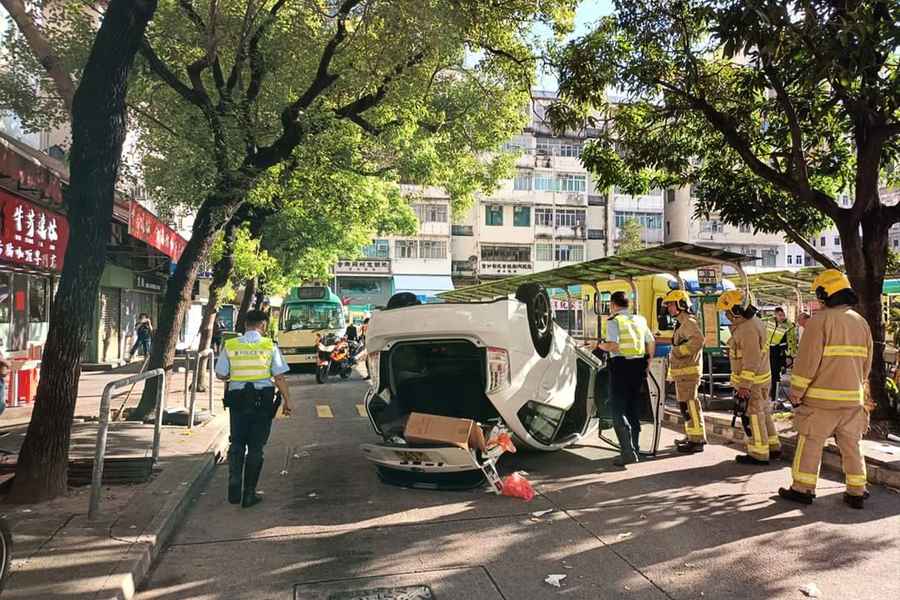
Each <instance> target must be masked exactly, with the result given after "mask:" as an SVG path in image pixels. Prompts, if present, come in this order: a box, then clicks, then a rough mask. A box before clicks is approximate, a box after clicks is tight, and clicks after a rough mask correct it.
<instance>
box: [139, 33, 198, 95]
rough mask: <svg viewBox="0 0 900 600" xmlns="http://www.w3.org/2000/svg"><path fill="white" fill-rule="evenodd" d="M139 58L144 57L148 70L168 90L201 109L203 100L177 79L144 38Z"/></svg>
mask: <svg viewBox="0 0 900 600" xmlns="http://www.w3.org/2000/svg"><path fill="white" fill-rule="evenodd" d="M141 56H143V57H144V59H145V60H146V61H147V64H148V65H149V66H150V69H151V70H152V71H153V72H154V73H156V76H157V77H159V78H160V79H161V80H163V81H164V82H165V83H166V85H168V86H169V87H170V88H172V89H173V90H175V92H176V93H177V94H178V95H179V96H181V97H182V98H184V99H185V100H187V101H188V102H189V103H190V104H193V105H194V106H197V107H200V108H203V98H201V97H200V96H198V95H197V92H195V91H194V90H193V89H191V88H190V87H188V85H187V84H185V83H184V82H183V81H181V79H179V78H178V75H176V74H175V72H174V71H172V69H170V68H169V67H168V65H166V63H164V62H163V61H162V59H161V58H160V57H159V55H158V54H157V53H156V51H155V50H153V47H152V46H151V45H150V42H149V41H148V40H147V38H144V40H143V42H142V43H141Z"/></svg>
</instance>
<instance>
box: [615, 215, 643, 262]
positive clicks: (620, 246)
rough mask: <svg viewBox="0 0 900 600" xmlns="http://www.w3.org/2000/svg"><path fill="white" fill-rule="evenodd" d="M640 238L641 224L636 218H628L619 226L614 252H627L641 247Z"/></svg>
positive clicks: (635, 250)
mask: <svg viewBox="0 0 900 600" xmlns="http://www.w3.org/2000/svg"><path fill="white" fill-rule="evenodd" d="M643 247H644V242H643V241H642V240H641V224H640V223H639V222H638V220H637V219H628V220H627V221H625V222H624V223H623V224H622V226H621V227H620V228H619V238H618V240H616V254H628V253H629V252H637V251H638V250H641V249H643Z"/></svg>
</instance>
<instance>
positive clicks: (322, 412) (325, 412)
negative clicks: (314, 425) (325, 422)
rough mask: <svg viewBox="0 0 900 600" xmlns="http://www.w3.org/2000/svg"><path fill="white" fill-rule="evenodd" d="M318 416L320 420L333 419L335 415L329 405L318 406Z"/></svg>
mask: <svg viewBox="0 0 900 600" xmlns="http://www.w3.org/2000/svg"><path fill="white" fill-rule="evenodd" d="M316 416H317V417H319V418H320V419H333V418H334V413H333V412H331V407H330V406H328V405H327V404H316Z"/></svg>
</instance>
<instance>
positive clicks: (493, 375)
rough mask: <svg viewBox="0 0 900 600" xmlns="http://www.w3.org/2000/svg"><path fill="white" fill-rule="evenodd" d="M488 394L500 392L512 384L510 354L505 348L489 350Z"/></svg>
mask: <svg viewBox="0 0 900 600" xmlns="http://www.w3.org/2000/svg"><path fill="white" fill-rule="evenodd" d="M487 375H488V377H487V379H488V380H487V390H486V392H487V393H488V394H492V393H496V392H499V391H500V390H502V389H504V388H506V387H508V386H509V384H510V373H509V352H507V351H506V350H504V349H503V348H488V349H487Z"/></svg>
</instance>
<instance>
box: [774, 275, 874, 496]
mask: <svg viewBox="0 0 900 600" xmlns="http://www.w3.org/2000/svg"><path fill="white" fill-rule="evenodd" d="M812 288H813V291H814V292H815V294H816V298H818V299H819V301H820V302H822V303H823V304H824V305H825V308H824V309H823V310H820V311H818V312H817V313H816V314H814V315H813V316H812V317H810V319H809V321H808V322H807V323H806V326H805V328H804V331H803V337H802V338H801V339H800V350H799V352H798V354H797V359H796V361H795V362H794V367H793V371H792V372H791V393H790V399H791V404H793V405H794V406H795V407H796V408H795V409H794V427H795V428H796V430H797V434H798V436H797V451H796V454H795V455H794V464H793V467H792V469H791V475H792V478H793V482H792V483H791V487H789V488H781V489H780V490H778V495H779V496H781V497H782V498H784V499H786V500H792V501H794V502H799V503H802V504H812V501H813V498H815V497H816V482H817V480H818V475H819V466H820V463H821V461H822V448H823V447H824V445H825V441H826V440H827V439H828V438H830V437H832V436H833V437H834V439H835V441H836V442H837V445H838V448H840V451H841V460H842V462H843V468H844V477H845V478H846V482H847V490H846V492H845V493H844V502H846V503H847V504H848V505H849V506H851V507H852V508H856V509H861V508H863V504H864V502H865V499H866V498H867V497H868V492H867V491H866V462H865V459H864V458H863V455H862V452H861V451H860V447H859V444H860V440H862V436H863V434H864V433H865V432H866V430H867V429H868V427H869V416H868V411H867V407H866V398H865V386H866V382H867V381H868V378H869V371H870V370H871V368H872V332H871V330H870V329H869V325H868V323H866V321H865V319H863V318H862V317H861V316H860V315H859V313H857V312H856V311H854V310H853V309H852V308H851V306H853V305H855V304H856V303H857V302H858V300H859V299H858V297H857V295H856V293H855V292H854V291H853V289H852V288H851V287H850V281H849V280H848V279H847V276H846V275H844V274H843V273H841V272H840V271H838V270H836V269H828V270H826V271H823V272H822V273H821V274H819V276H818V277H816V279H815V281H813V284H812Z"/></svg>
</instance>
